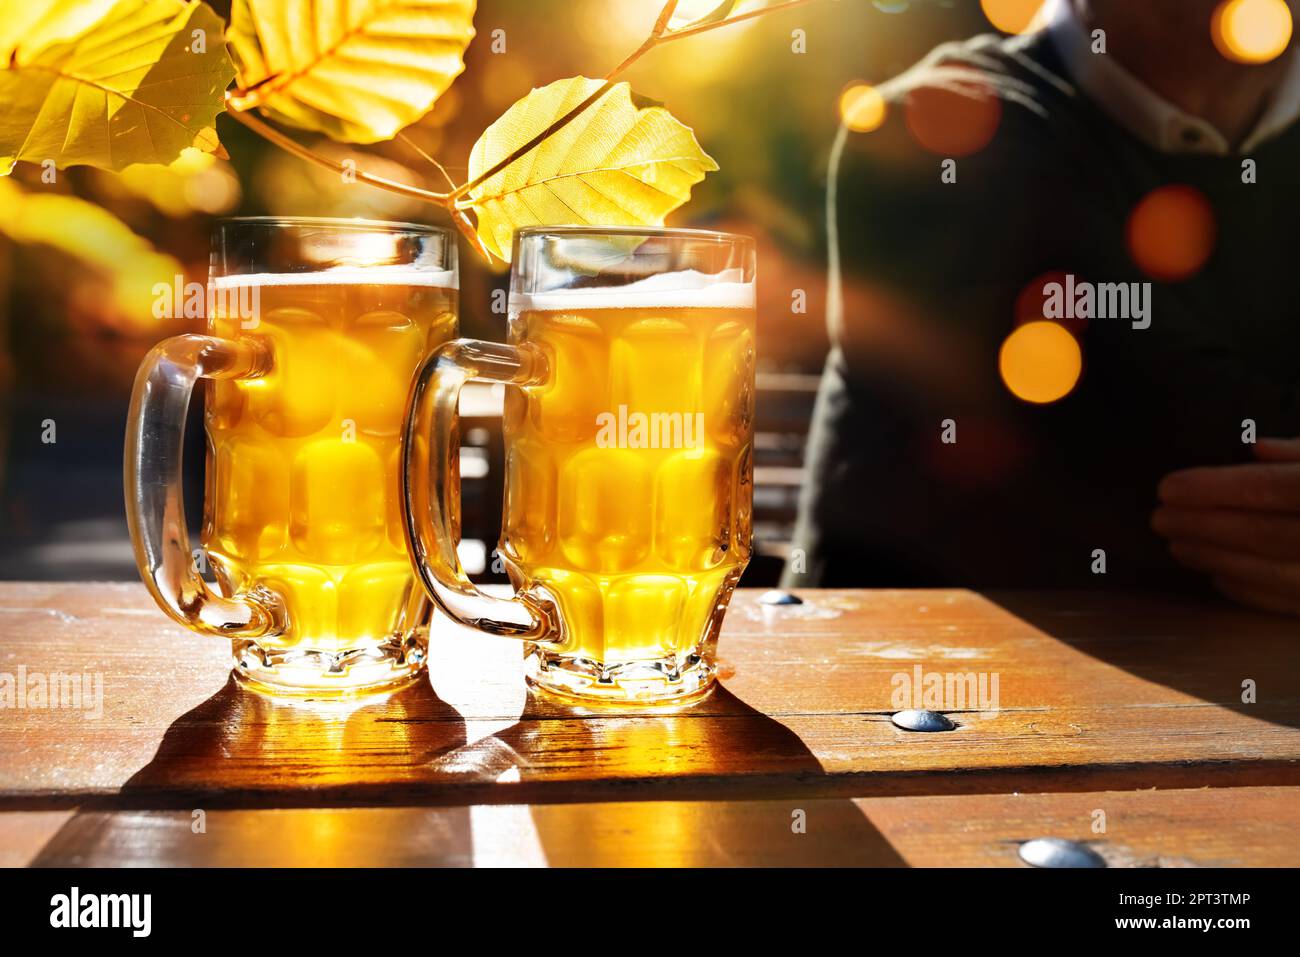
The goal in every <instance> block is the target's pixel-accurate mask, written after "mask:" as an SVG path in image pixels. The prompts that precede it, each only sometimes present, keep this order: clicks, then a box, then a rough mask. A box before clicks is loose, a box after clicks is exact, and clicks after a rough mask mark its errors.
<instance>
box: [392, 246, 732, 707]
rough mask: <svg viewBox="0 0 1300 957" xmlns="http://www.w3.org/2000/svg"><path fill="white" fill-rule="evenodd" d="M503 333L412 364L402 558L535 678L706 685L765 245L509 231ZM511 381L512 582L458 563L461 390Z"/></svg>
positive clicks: (503, 544) (653, 691) (586, 696)
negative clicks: (507, 588)
mask: <svg viewBox="0 0 1300 957" xmlns="http://www.w3.org/2000/svg"><path fill="white" fill-rule="evenodd" d="M513 259H514V269H513V271H512V274H511V280H510V300H509V312H510V333H509V344H508V345H503V344H497V343H487V342H476V341H472V340H465V339H462V340H457V341H455V342H451V343H448V344H446V345H444V346H442V347H441V348H440V349H439V350H438V351H437V352H435V353H434V355H433V356H431V357H430V359H429V360H428V361H427V362H426V364H425V365H424V367H423V368H422V369H421V370H420V372H419V374H418V375H417V376H416V379H415V385H414V386H413V389H412V394H411V409H410V414H409V418H408V420H407V434H406V443H405V445H404V449H405V457H406V462H405V465H404V467H403V476H404V481H405V487H404V492H403V500H404V505H405V508H406V526H407V535H408V538H409V543H410V548H411V554H412V555H413V556H414V558H415V563H416V569H417V571H418V572H419V574H420V576H421V578H422V579H423V581H424V584H425V586H426V588H427V589H428V591H429V594H430V595H431V596H432V597H433V599H434V601H435V602H436V603H437V604H438V606H439V607H441V608H442V609H443V610H444V611H446V612H447V614H448V615H450V616H451V617H452V618H454V619H456V620H457V621H459V622H461V623H463V624H467V625H471V626H473V627H475V628H478V629H480V630H482V631H485V632H488V633H490V634H495V635H508V636H513V637H515V638H520V639H523V640H524V641H525V642H526V643H527V644H526V646H525V656H526V663H527V664H526V673H527V676H528V680H529V682H530V683H531V684H532V685H533V686H535V687H539V688H542V689H545V690H547V691H551V692H554V693H557V694H560V695H562V696H566V697H568V698H570V699H575V700H578V701H588V702H637V703H647V702H665V701H666V702H680V701H684V700H687V699H690V698H692V697H697V696H700V695H702V694H704V693H705V692H707V691H708V690H709V688H710V687H711V685H712V682H713V678H714V672H715V645H716V643H717V638H718V631H719V628H720V627H721V624H722V618H723V614H724V613H725V610H726V607H727V603H728V601H729V599H730V597H731V593H732V590H733V589H734V588H735V585H736V582H737V580H738V579H739V578H740V575H741V572H742V571H743V570H744V568H745V565H746V563H747V562H748V560H749V554H750V538H751V529H752V502H753V451H752V449H753V433H754V325H755V319H754V247H753V243H752V241H751V240H749V239H747V238H744V237H741V236H731V235H726V234H722V233H710V232H699V231H695V230H679V229H663V230H659V229H589V228H583V227H570V228H535V229H525V230H521V231H520V232H519V233H518V234H517V235H516V237H515V243H514V256H513ZM471 379H474V380H482V381H488V382H500V383H505V412H504V416H505V419H504V433H505V445H506V459H505V461H506V466H505V468H506V474H505V500H504V507H503V515H504V518H503V528H502V531H501V538H500V543H499V550H498V554H499V556H500V559H501V561H502V563H503V564H504V567H505V569H506V571H507V572H508V574H509V576H510V579H511V581H512V582H513V583H514V586H515V589H516V593H515V597H514V598H513V599H505V598H498V597H494V596H490V595H486V594H484V593H482V592H481V591H479V590H478V589H477V588H475V587H474V586H473V585H472V584H471V583H470V581H469V579H468V578H467V577H466V575H465V573H464V571H463V569H462V568H461V565H460V562H459V560H458V559H457V553H456V545H457V542H458V540H459V537H460V534H459V532H460V530H459V527H458V526H459V514H460V502H459V496H460V487H459V480H458V470H457V455H458V440H457V419H456V413H457V401H458V396H459V393H460V389H461V386H462V385H463V384H464V383H465V382H466V381H469V380H471Z"/></svg>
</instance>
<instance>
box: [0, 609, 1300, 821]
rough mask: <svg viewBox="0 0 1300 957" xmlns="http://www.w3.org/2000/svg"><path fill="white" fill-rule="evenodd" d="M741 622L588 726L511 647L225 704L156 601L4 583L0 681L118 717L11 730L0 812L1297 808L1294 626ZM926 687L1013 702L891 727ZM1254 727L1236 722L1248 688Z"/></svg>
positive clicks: (738, 614)
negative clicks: (1166, 795) (664, 805)
mask: <svg viewBox="0 0 1300 957" xmlns="http://www.w3.org/2000/svg"><path fill="white" fill-rule="evenodd" d="M803 594H804V597H805V598H806V602H805V604H803V605H798V606H787V607H784V608H771V607H768V606H763V605H760V604H758V603H757V601H756V596H755V595H753V594H748V593H741V594H739V595H738V596H737V598H736V601H735V603H734V605H733V608H732V611H731V612H730V614H729V615H728V618H727V624H726V627H725V629H724V633H723V636H722V640H721V645H720V647H721V655H722V660H723V676H724V677H723V684H724V687H723V689H722V690H720V691H719V692H718V693H717V694H715V695H714V696H712V697H711V698H710V699H708V700H706V701H705V702H703V703H702V704H700V705H698V706H696V707H694V708H692V709H688V710H684V711H679V712H675V713H665V714H659V715H657V716H656V717H654V718H653V719H652V720H647V719H646V718H645V716H644V715H641V716H638V715H636V714H619V715H609V714H595V713H575V712H572V711H569V710H567V709H565V708H562V707H559V706H557V705H555V704H553V703H551V702H549V701H547V700H543V699H539V698H533V697H530V696H528V695H527V694H526V693H525V690H524V687H523V683H522V679H521V664H520V650H519V647H518V646H517V645H516V644H515V643H513V642H510V641H508V640H504V639H488V638H482V637H479V636H477V635H471V634H468V633H466V632H465V631H464V630H463V629H457V628H454V627H451V626H449V625H445V624H444V625H441V626H439V628H438V633H437V634H436V636H435V638H434V641H433V649H432V654H431V669H432V675H433V677H432V683H431V684H428V683H424V684H420V685H417V686H414V687H412V688H410V689H408V690H406V691H403V692H401V693H399V694H395V695H393V696H390V697H389V698H387V699H383V700H379V701H371V702H366V703H363V704H360V705H355V706H346V705H336V704H324V703H307V704H301V703H300V704H286V703H281V702H275V701H271V700H270V699H267V698H263V697H260V696H257V695H251V694H247V693H244V692H242V691H240V690H239V689H238V688H236V687H234V686H231V685H229V684H228V683H227V682H226V673H227V669H228V657H227V652H226V649H225V648H224V647H223V644H222V643H221V642H219V641H215V640H211V639H204V638H200V637H197V636H195V635H192V634H189V633H188V632H185V631H184V630H183V629H179V628H177V627H175V626H173V625H171V624H170V623H169V622H167V621H166V620H165V619H164V618H163V617H162V615H161V614H159V613H158V612H157V611H156V609H154V608H153V607H152V604H151V603H150V601H149V599H148V597H147V595H146V594H145V592H144V590H143V588H142V587H140V586H138V585H135V584H130V585H106V584H97V585H78V584H12V583H10V584H0V672H9V673H14V672H16V670H17V669H18V668H19V667H20V666H24V667H26V668H27V669H29V670H30V671H43V672H52V671H76V672H89V673H95V674H102V676H103V681H104V702H103V715H102V717H100V718H98V719H94V718H91V717H89V716H88V715H87V714H86V713H85V712H84V711H76V710H14V709H6V710H3V711H0V808H9V809H22V808H28V809H54V808H60V807H62V808H68V807H100V808H167V807H172V808H182V809H184V808H193V807H203V808H207V809H214V808H218V807H295V806H297V807H314V806H349V805H376V806H378V805H433V804H448V805H452V804H457V805H463V804H471V803H510V804H521V803H539V802H574V801H597V800H625V799H635V800H650V799H683V800H685V799H695V798H712V799H718V798H730V799H738V798H750V799H756V798H785V797H796V796H797V797H800V798H801V799H809V798H813V797H843V796H870V795H882V796H885V795H899V794H927V793H935V794H940V793H996V792H1000V791H1001V792H1009V791H1017V790H1019V791H1059V790H1074V791H1078V790H1103V789H1129V788H1142V787H1151V786H1161V787H1194V786H1201V785H1204V784H1223V785H1229V784H1230V785H1235V786H1245V785H1257V786H1262V785H1295V784H1300V730H1297V729H1298V727H1300V654H1297V642H1296V637H1297V625H1296V623H1295V622H1294V621H1293V620H1289V619H1282V618H1276V617H1272V616H1267V615H1262V614H1256V613H1252V612H1246V611H1241V610H1237V609H1234V608H1232V607H1231V606H1228V605H1226V604H1218V603H1211V602H1194V601H1190V600H1186V599H1167V598H1166V599H1160V598H1146V597H1139V596H1115V595H1108V594H1105V593H1095V594H1094V593H1069V594H1064V595H1061V594H1056V595H1053V594H1038V595H1028V594H1022V595H1006V596H997V600H993V599H990V598H986V597H983V596H980V595H977V594H974V593H971V592H966V591H873V592H852V591H843V592H835V591H829V592H805V593H803ZM915 666H920V667H921V668H922V669H923V670H924V671H925V672H926V673H930V672H983V673H988V674H994V673H995V674H997V675H998V676H999V692H1000V702H999V703H1000V708H999V709H997V710H988V711H984V712H979V711H970V710H967V711H964V712H962V713H959V714H956V715H955V717H956V718H957V719H958V721H959V723H960V725H961V727H960V728H959V729H958V730H956V731H954V732H950V733H946V734H932V735H922V734H911V733H907V732H903V731H899V730H898V729H896V728H894V727H893V726H892V725H891V724H890V723H889V721H888V714H889V713H890V712H892V711H893V710H894V707H893V705H892V703H891V695H892V693H893V690H894V686H893V684H892V681H893V679H894V677H895V676H896V675H898V674H900V673H910V672H911V669H912V668H913V667H915ZM1246 679H1252V680H1254V681H1256V682H1258V695H1259V701H1258V703H1256V704H1243V703H1242V702H1241V685H1242V682H1243V680H1246Z"/></svg>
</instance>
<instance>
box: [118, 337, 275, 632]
mask: <svg viewBox="0 0 1300 957" xmlns="http://www.w3.org/2000/svg"><path fill="white" fill-rule="evenodd" d="M269 368H270V354H269V352H268V351H267V350H266V348H265V347H264V346H262V345H260V344H257V343H254V342H252V341H248V340H243V341H239V342H233V341H230V340H227V339H216V338H213V337H211V336H196V335H189V336H177V337H175V338H173V339H165V340H163V341H162V342H160V343H159V344H158V345H156V346H154V348H153V349H152V350H150V352H149V354H148V355H147V356H145V359H144V362H143V363H141V365H140V371H139V372H138V373H137V374H136V378H135V387H134V389H133V390H132V392H131V410H130V412H129V413H128V415H127V424H126V457H125V463H124V469H123V471H124V479H125V487H126V519H127V524H128V525H129V526H130V530H131V546H132V548H133V549H134V551H135V561H136V564H137V565H138V566H139V568H140V577H141V578H143V579H144V583H145V585H146V587H148V589H149V593H150V594H151V595H153V598H154V601H156V602H157V603H158V607H159V608H161V609H162V610H163V611H165V612H166V613H167V614H168V615H169V616H170V617H171V618H172V619H174V620H175V621H177V622H179V623H180V624H182V625H184V626H186V627H187V628H190V629H191V630H193V631H197V632H200V633H202V634H208V635H220V636H224V637H228V638H260V637H265V636H268V635H275V634H279V633H281V632H283V631H284V629H285V625H286V617H285V612H284V605H283V602H282V601H281V600H280V598H279V596H277V595H275V594H274V593H273V592H271V591H270V589H268V588H266V587H265V586H257V587H255V588H253V589H251V590H249V591H247V592H244V593H241V594H238V595H234V596H232V597H230V598H227V597H225V596H223V595H220V594H218V593H217V592H215V591H213V590H212V589H211V588H210V587H209V586H208V583H207V582H205V581H204V580H203V577H202V576H201V575H200V574H199V572H198V569H197V568H196V567H195V559H194V555H193V554H192V553H191V552H190V540H189V534H188V532H187V530H186V526H185V506H184V501H183V496H182V492H181V467H182V452H183V450H184V443H185V417H186V413H187V411H188V410H189V406H190V397H191V395H193V393H194V384H195V382H197V381H198V379H199V378H205V379H237V378H247V377H254V376H259V375H263V374H264V373H265V372H266V371H267V370H268V369H269Z"/></svg>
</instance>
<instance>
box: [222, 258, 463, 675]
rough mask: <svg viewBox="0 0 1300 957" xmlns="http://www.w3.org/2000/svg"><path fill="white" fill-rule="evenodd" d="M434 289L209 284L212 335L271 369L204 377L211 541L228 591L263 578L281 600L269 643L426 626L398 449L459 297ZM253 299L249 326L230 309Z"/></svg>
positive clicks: (376, 279) (414, 278)
mask: <svg viewBox="0 0 1300 957" xmlns="http://www.w3.org/2000/svg"><path fill="white" fill-rule="evenodd" d="M450 280H451V277H450V276H446V277H443V279H442V281H450ZM438 281H440V276H439V274H438V273H420V272H418V271H415V270H413V269H401V268H392V267H389V268H385V269H377V270H366V269H352V270H346V269H345V270H337V271H333V272H330V273H305V274H301V275H294V274H276V275H262V276H227V277H221V278H219V279H216V280H214V285H215V287H216V289H217V291H218V292H219V293H221V295H217V296H215V297H214V300H215V305H216V309H215V310H214V312H215V315H213V317H212V318H211V319H210V322H209V326H210V332H211V334H212V335H214V336H219V337H221V338H223V339H228V340H233V341H235V342H239V341H240V340H244V339H247V338H249V337H252V338H254V339H255V340H257V341H259V342H260V343H262V344H263V345H264V346H266V347H267V348H268V349H269V354H270V361H269V365H268V371H266V372H265V373H264V374H262V375H260V376H257V377H253V378H234V379H214V380H213V381H211V382H209V383H208V392H207V405H206V412H207V434H208V468H207V482H208V487H207V495H206V497H205V503H206V504H205V511H204V521H203V532H202V542H203V546H204V552H205V553H206V556H207V558H208V560H209V561H210V562H211V563H212V564H213V566H214V567H215V569H216V574H217V577H218V579H219V580H220V581H221V582H222V585H223V589H224V592H225V594H236V593H239V592H241V591H243V590H244V589H245V588H246V587H249V586H251V585H253V584H256V585H257V586H259V587H264V588H269V589H270V590H272V591H273V592H274V593H276V594H277V595H278V596H279V597H280V599H281V601H282V602H283V605H284V609H285V611H286V613H287V627H285V629H284V630H283V632H282V633H280V634H278V635H273V636H267V637H263V638H260V639H259V643H260V645H262V646H264V647H267V648H274V649H293V648H295V647H298V646H306V647H309V648H310V649H312V650H313V651H314V652H332V651H340V650H343V649H352V648H357V647H365V646H367V645H373V644H374V643H376V642H379V641H383V640H384V639H385V638H386V637H388V636H391V635H394V634H397V633H399V632H401V631H404V630H406V629H409V628H410V627H412V626H413V625H422V624H423V622H412V621H411V616H412V615H416V614H420V613H422V612H419V611H417V609H421V608H423V607H424V596H423V594H422V592H421V591H420V590H419V589H418V588H417V587H415V579H414V577H413V575H412V572H411V568H410V562H409V559H408V558H407V552H406V545H405V541H404V537H403V526H402V517H401V504H400V492H401V480H400V467H401V451H400V442H401V429H402V417H403V412H404V407H405V402H406V394H407V390H408V388H409V387H410V383H411V377H412V375H413V374H414V372H415V370H416V368H417V367H418V366H419V365H420V363H421V362H422V361H423V360H424V359H425V357H426V356H427V355H428V354H429V353H430V352H431V351H432V350H433V349H434V348H436V347H437V346H439V345H441V344H442V343H443V342H446V341H447V340H449V339H451V338H453V337H454V336H455V333H456V291H455V290H454V289H453V288H448V287H446V286H443V285H436V284H435V283H437V282H438ZM250 301H252V302H254V303H255V304H256V310H255V317H254V319H253V320H251V321H250V318H249V316H248V315H247V314H246V310H245V309H242V308H239V309H236V308H235V305H238V304H243V305H247V304H248V303H249V302H250Z"/></svg>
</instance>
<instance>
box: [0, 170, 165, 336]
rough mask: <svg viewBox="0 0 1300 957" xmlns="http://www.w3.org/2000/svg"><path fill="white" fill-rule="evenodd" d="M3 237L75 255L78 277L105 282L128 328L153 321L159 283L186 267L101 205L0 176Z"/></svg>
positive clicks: (117, 313) (114, 307) (146, 325)
mask: <svg viewBox="0 0 1300 957" xmlns="http://www.w3.org/2000/svg"><path fill="white" fill-rule="evenodd" d="M0 236H4V237H6V238H8V239H9V240H11V241H13V242H14V243H17V244H19V245H25V246H26V245H34V246H43V247H46V248H48V249H53V250H56V251H58V252H60V253H62V254H63V255H65V256H70V257H72V258H73V259H75V260H76V261H77V262H78V264H79V266H80V268H82V269H84V270H85V275H84V276H81V277H79V279H78V282H86V281H90V280H97V281H100V282H103V283H104V284H105V287H106V293H107V297H108V301H109V303H110V304H111V306H112V310H111V311H112V312H113V314H114V315H115V316H116V317H117V319H118V321H119V324H120V326H121V328H122V329H123V330H124V331H131V330H138V329H147V328H151V327H152V326H155V325H156V324H157V320H156V319H154V318H153V311H152V310H153V301H154V298H155V293H154V287H155V285H157V284H158V283H165V284H167V285H168V286H169V287H170V286H171V285H172V284H173V283H174V281H175V277H176V276H177V275H180V274H182V273H183V272H184V270H183V269H182V268H181V265H180V263H178V262H177V261H176V260H175V259H173V258H172V257H171V256H168V255H166V254H164V253H160V252H157V251H156V250H155V249H154V248H153V246H152V245H150V243H149V242H148V241H147V240H145V239H143V238H142V237H140V236H138V235H136V234H135V233H134V232H132V231H131V229H130V227H129V226H127V225H126V224H125V223H124V222H122V221H121V220H120V219H118V218H117V217H116V216H114V215H113V214H112V213H110V212H109V211H108V210H106V209H104V208H103V207H101V206H96V205H95V204H94V203H90V202H87V201H86V200H84V199H80V198H78V197H76V196H68V195H64V194H62V193H49V192H28V191H27V190H26V189H24V188H23V187H21V186H19V185H18V184H17V183H15V182H14V181H13V180H11V179H0Z"/></svg>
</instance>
